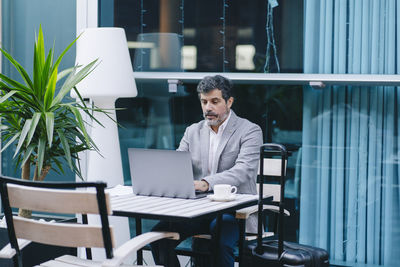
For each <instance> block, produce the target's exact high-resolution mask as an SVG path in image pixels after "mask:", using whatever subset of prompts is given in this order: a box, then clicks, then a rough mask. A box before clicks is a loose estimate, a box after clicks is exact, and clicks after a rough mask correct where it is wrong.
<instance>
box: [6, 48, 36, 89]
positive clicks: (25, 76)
mask: <svg viewBox="0 0 400 267" xmlns="http://www.w3.org/2000/svg"><path fill="white" fill-rule="evenodd" d="M0 51H1V52H2V53H3V55H4V56H5V57H6V58H7V59H8V60H9V61H10V62H11V64H13V65H14V67H15V68H16V69H17V71H18V72H19V74H21V77H22V79H24V81H25V83H26V85H27V86H29V88H30V89H32V90H33V84H32V81H31V79H30V78H29V75H28V73H27V72H26V71H25V69H24V68H23V67H22V66H21V64H19V63H18V61H16V60H15V59H14V58H13V57H12V56H11V55H10V54H8V53H7V52H6V51H5V50H3V49H1V48H0Z"/></svg>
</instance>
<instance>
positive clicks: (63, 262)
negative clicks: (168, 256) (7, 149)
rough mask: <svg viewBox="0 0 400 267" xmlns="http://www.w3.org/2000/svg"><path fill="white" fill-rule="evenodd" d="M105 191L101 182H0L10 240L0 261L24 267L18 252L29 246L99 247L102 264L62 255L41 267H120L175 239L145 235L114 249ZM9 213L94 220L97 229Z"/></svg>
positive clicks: (173, 235) (5, 179) (166, 235)
mask: <svg viewBox="0 0 400 267" xmlns="http://www.w3.org/2000/svg"><path fill="white" fill-rule="evenodd" d="M105 188H106V184H105V183H102V182H93V183H89V182H85V183H54V182H32V181H24V180H20V179H13V178H8V177H0V193H1V200H2V203H3V207H4V213H5V217H6V222H7V229H8V236H9V240H10V243H9V244H8V245H6V246H5V247H4V248H3V249H2V250H1V251H0V255H1V256H2V257H3V258H9V259H11V258H12V259H13V261H14V265H15V266H22V258H21V250H22V249H23V247H25V246H26V245H27V244H29V242H30V241H33V242H37V243H42V244H49V245H57V246H65V247H85V248H92V247H100V248H104V250H105V254H106V258H107V259H106V260H105V261H103V262H94V261H92V260H89V259H80V258H77V257H75V256H71V255H64V256H61V257H58V258H56V259H54V260H50V261H47V262H45V263H42V264H41V265H40V266H48V267H51V266H71V267H72V266H81V267H82V266H94V265H95V264H98V266H121V265H122V264H123V261H124V260H125V259H126V258H127V257H128V256H129V255H131V254H133V253H135V252H136V251H137V250H139V249H141V248H142V247H143V246H145V245H146V244H148V243H150V242H153V241H156V240H159V239H162V238H173V239H179V234H177V233H170V232H148V233H145V234H142V235H139V236H136V237H134V238H132V239H131V240H129V241H127V242H126V243H124V244H123V245H121V246H120V247H118V248H116V249H114V246H115V242H114V236H113V227H112V226H110V225H109V223H108V215H111V208H110V196H109V194H108V193H105V191H104V189H105ZM76 189H81V190H76ZM82 189H88V190H82ZM12 208H22V209H27V210H32V211H40V212H51V213H58V214H60V213H61V214H82V215H85V216H86V214H97V215H99V217H100V220H101V225H87V224H81V223H62V222H46V221H37V220H33V219H27V218H22V217H19V216H16V215H13V213H12ZM96 266H97V265H96ZM123 266H130V265H123Z"/></svg>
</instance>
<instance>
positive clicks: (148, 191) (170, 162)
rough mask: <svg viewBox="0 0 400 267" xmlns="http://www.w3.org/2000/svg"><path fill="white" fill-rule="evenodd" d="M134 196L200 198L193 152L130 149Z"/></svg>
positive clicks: (201, 193) (202, 193)
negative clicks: (195, 187) (193, 163)
mask: <svg viewBox="0 0 400 267" xmlns="http://www.w3.org/2000/svg"><path fill="white" fill-rule="evenodd" d="M128 156H129V166H130V171H131V177H132V189H133V193H134V194H137V195H145V196H163V197H176V198H200V197H205V196H206V195H207V194H209V192H196V191H195V189H194V185H193V168H192V161H191V158H190V153H189V152H181V151H175V150H160V149H143V148H128Z"/></svg>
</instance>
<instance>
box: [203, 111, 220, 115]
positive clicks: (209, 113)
mask: <svg viewBox="0 0 400 267" xmlns="http://www.w3.org/2000/svg"><path fill="white" fill-rule="evenodd" d="M204 116H217V114H216V113H214V112H212V111H208V112H204Z"/></svg>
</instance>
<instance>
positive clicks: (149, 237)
mask: <svg viewBox="0 0 400 267" xmlns="http://www.w3.org/2000/svg"><path fill="white" fill-rule="evenodd" d="M164 238H169V239H174V240H178V239H179V234H178V233H173V232H148V233H144V234H141V235H138V236H135V237H134V238H132V239H130V240H129V241H127V242H125V243H124V244H122V245H121V246H120V247H118V248H117V249H115V250H114V257H113V258H112V259H108V260H105V261H103V263H102V265H101V266H102V267H115V266H119V265H121V264H122V262H123V261H124V260H125V259H126V258H127V257H128V256H129V255H130V254H132V253H135V252H136V251H138V250H139V249H141V248H143V247H144V246H146V245H147V244H149V243H151V242H154V241H157V240H160V239H164Z"/></svg>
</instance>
